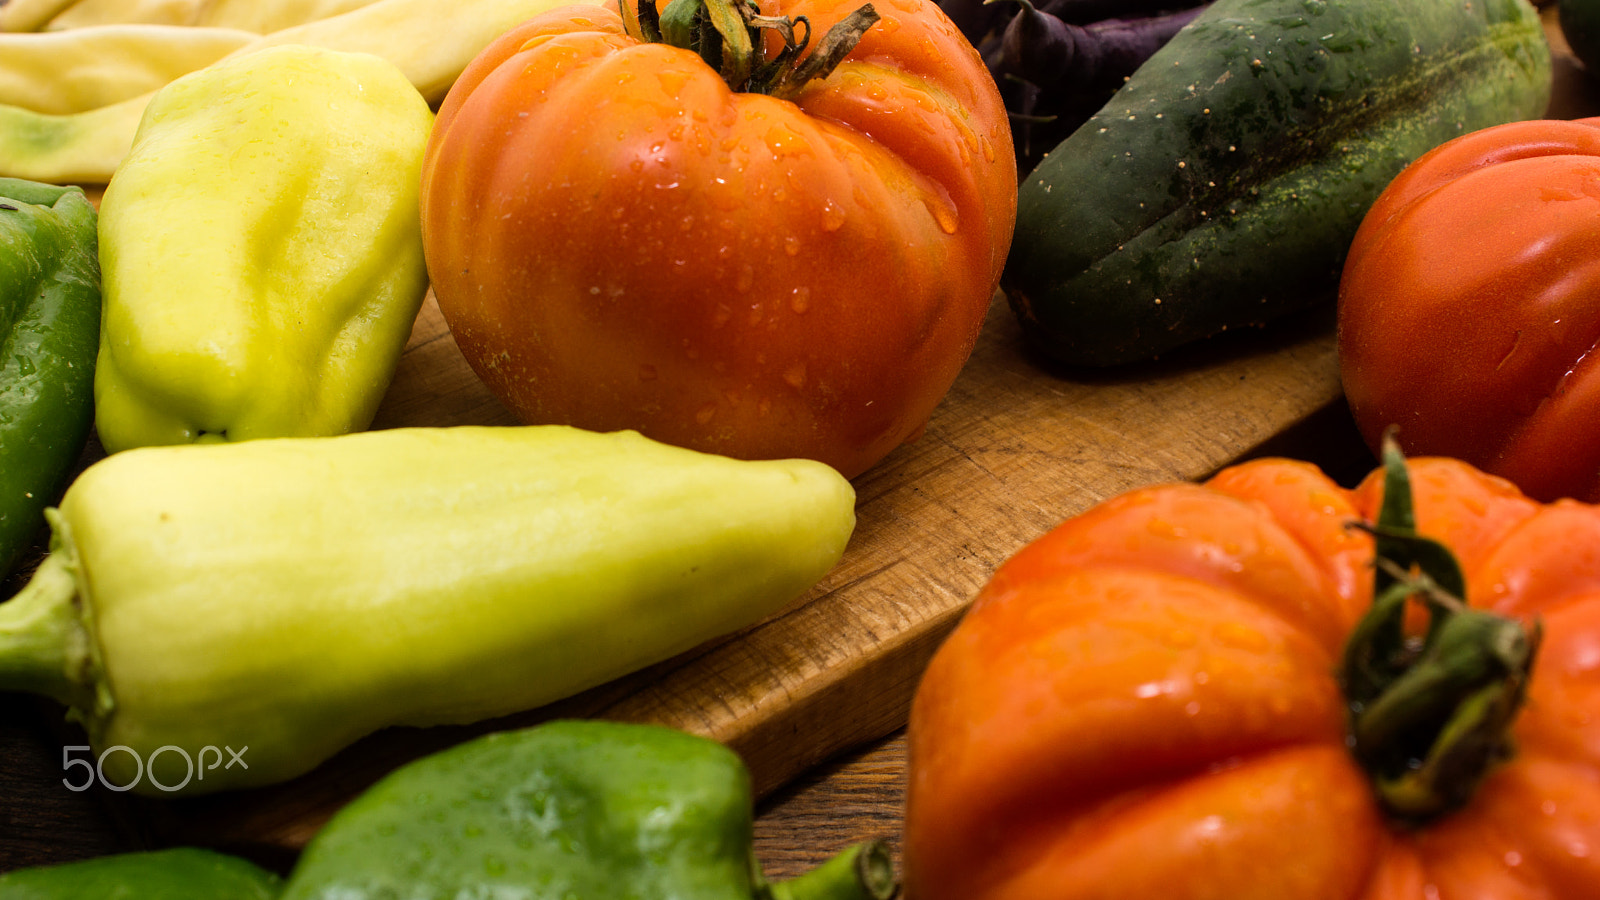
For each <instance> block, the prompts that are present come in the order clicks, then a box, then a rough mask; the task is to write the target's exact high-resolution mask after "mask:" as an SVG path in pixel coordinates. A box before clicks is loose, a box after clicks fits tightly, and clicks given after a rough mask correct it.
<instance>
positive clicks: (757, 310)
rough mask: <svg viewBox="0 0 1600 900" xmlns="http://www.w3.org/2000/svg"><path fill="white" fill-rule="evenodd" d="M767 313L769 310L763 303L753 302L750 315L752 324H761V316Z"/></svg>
mask: <svg viewBox="0 0 1600 900" xmlns="http://www.w3.org/2000/svg"><path fill="white" fill-rule="evenodd" d="M766 314H767V311H766V310H765V309H764V308H762V306H761V304H759V303H755V304H751V306H750V316H749V319H750V324H751V325H757V324H760V322H761V317H762V316H765V315H766Z"/></svg>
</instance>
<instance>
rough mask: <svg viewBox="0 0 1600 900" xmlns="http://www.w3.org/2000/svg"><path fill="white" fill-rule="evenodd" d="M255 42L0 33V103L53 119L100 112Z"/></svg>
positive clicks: (231, 34) (157, 28)
mask: <svg viewBox="0 0 1600 900" xmlns="http://www.w3.org/2000/svg"><path fill="white" fill-rule="evenodd" d="M259 37H260V36H259V35H256V34H251V33H250V32H248V31H242V30H239V29H236V28H185V27H182V26H178V25H98V26H95V27H92V28H80V29H77V30H75V31H70V32H66V31H46V32H22V33H5V34H0V104H5V105H7V106H20V107H22V108H24V109H31V110H33V111H35V112H41V113H49V114H52V115H68V114H71V113H78V112H84V111H86V110H91V109H99V108H100V107H102V106H110V105H111V104H113V103H120V102H122V101H123V100H127V99H129V98H132V97H138V96H139V95H141V94H148V93H150V92H151V91H153V90H156V89H157V88H160V87H163V86H165V85H167V84H168V83H170V82H171V81H172V80H173V79H175V78H177V77H179V76H181V75H187V74H189V73H190V72H193V71H195V70H196V69H203V68H205V67H206V66H209V65H211V64H212V63H214V62H216V61H217V60H219V59H222V58H223V57H224V56H227V55H228V54H229V53H232V52H233V51H235V50H238V49H239V48H240V47H243V46H245V45H247V44H249V43H250V42H251V41H254V40H258V39H259Z"/></svg>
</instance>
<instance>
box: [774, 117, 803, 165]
mask: <svg viewBox="0 0 1600 900" xmlns="http://www.w3.org/2000/svg"><path fill="white" fill-rule="evenodd" d="M766 141H767V149H768V150H771V151H772V155H773V156H775V157H778V158H780V159H781V158H783V157H785V156H798V155H801V154H804V153H807V152H809V151H810V149H811V148H810V146H809V145H808V144H807V143H806V139H805V138H804V137H801V136H800V134H799V133H798V132H796V131H795V130H794V129H793V128H790V127H789V126H788V125H786V124H784V123H783V122H778V123H777V124H775V125H773V126H772V127H771V128H768V129H767V134H766Z"/></svg>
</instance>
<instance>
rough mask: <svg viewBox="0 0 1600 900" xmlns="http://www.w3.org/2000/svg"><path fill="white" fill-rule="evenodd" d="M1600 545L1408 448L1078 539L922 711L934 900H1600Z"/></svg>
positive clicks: (986, 625)
mask: <svg viewBox="0 0 1600 900" xmlns="http://www.w3.org/2000/svg"><path fill="white" fill-rule="evenodd" d="M1408 469H1409V471H1408ZM1597 540H1600V507H1594V506H1587V505H1581V504H1577V503H1573V502H1562V503H1557V504H1554V505H1551V506H1541V505H1540V504H1538V503H1537V502H1535V501H1532V500H1530V499H1528V498H1527V497H1525V496H1524V495H1523V494H1521V493H1520V492H1519V491H1517V490H1516V488H1515V487H1514V486H1512V485H1511V484H1510V483H1509V482H1506V481H1503V480H1501V479H1498V478H1495V477H1493V476H1489V475H1486V474H1484V473H1482V472H1479V471H1477V470H1475V469H1472V468H1471V467H1469V466H1467V465H1466V464H1464V463H1461V462H1459V461H1455V460H1448V459H1442V458H1430V459H1416V460H1412V461H1411V462H1410V464H1409V466H1408V465H1407V463H1406V462H1405V461H1404V460H1403V459H1401V458H1400V455H1399V453H1398V451H1396V450H1392V449H1391V451H1390V452H1388V453H1386V465H1385V468H1384V469H1383V470H1381V471H1380V472H1376V473H1374V474H1373V475H1372V476H1371V477H1369V478H1368V479H1367V480H1366V481H1365V482H1364V483H1363V484H1361V485H1360V486H1359V487H1358V488H1356V489H1355V490H1345V489H1342V488H1340V487H1339V486H1338V485H1337V484H1335V483H1334V482H1332V481H1331V480H1329V479H1328V478H1327V477H1326V476H1324V475H1323V474H1322V473H1321V472H1320V471H1318V470H1316V469H1315V468H1314V467H1311V466H1309V465H1306V464H1303V463H1295V462H1290V461H1286V460H1265V461H1257V462H1252V463H1246V464H1244V465H1241V466H1239V467H1236V468H1232V469H1228V470H1225V471H1223V472H1222V473H1220V474H1218V475H1217V476H1216V477H1215V478H1213V479H1211V480H1210V481H1209V482H1208V483H1207V484H1206V485H1204V486H1201V485H1195V484H1180V485H1169V486H1156V487H1150V488H1147V489H1142V490H1137V491H1133V492H1130V493H1128V494H1125V495H1122V496H1119V497H1117V498H1114V499H1111V500H1108V501H1105V502H1103V503H1101V504H1100V505H1098V506H1096V507H1094V508H1093V509H1091V510H1089V511H1088V512H1086V513H1084V514H1082V515H1081V516H1078V517H1075V518H1073V519H1070V520H1068V521H1067V522H1065V523H1063V524H1062V525H1060V526H1059V527H1057V528H1056V529H1055V530H1053V531H1051V532H1050V533H1048V534H1047V535H1045V536H1044V537H1042V538H1040V539H1039V540H1038V541H1036V542H1034V543H1033V544H1030V545H1029V546H1027V547H1026V548H1024V549H1023V550H1022V551H1021V552H1019V553H1018V554H1016V555H1015V556H1013V557H1012V558H1011V559H1009V560H1007V561H1006V562H1005V563H1004V564H1003V565H1002V566H1001V567H1000V568H999V570H998V571H996V572H995V574H994V577H993V578H992V579H991V580H990V582H989V583H988V585H987V586H985V588H984V589H983V591H982V592H981V593H980V594H979V595H978V597H977V599H976V601H975V602H974V603H973V606H972V608H971V610H970V612H969V613H968V614H967V616H966V618H965V619H964V620H963V621H962V622H961V624H960V625H959V626H957V628H956V630H955V631H954V633H952V635H951V636H950V638H949V640H948V641H947V642H946V643H945V644H944V645H943V646H942V647H941V648H940V649H939V651H938V653H937V654H936V655H935V657H934V659H933V661H932V663H931V665H930V666H929V667H928V669H927V671H926V674H925V675H924V678H923V681H922V683H921V685H920V686H919V688H918V691H917V697H916V701H915V704H914V706H913V708H912V712H911V725H910V731H909V743H910V754H911V756H910V784H909V790H908V796H907V805H906V823H905V828H906V831H905V862H904V867H905V879H906V886H907V891H908V896H912V897H916V898H918V900H940V898H945V897H950V898H961V900H1000V898H1016V900H1031V898H1038V897H1111V896H1117V897H1123V896H1147V895H1148V896H1162V897H1171V898H1177V900H1182V898H1190V897H1193V898H1200V897H1221V896H1228V897H1262V898H1274V900H1293V898H1302V897H1304V898H1312V897H1316V898H1352V900H1353V898H1358V897H1359V898H1390V897H1393V898H1402V897H1404V898H1414V897H1424V896H1437V897H1442V898H1461V897H1534V896H1538V897H1548V898H1574V900H1576V898H1580V897H1592V896H1594V889H1595V885H1597V884H1600V857H1597V856H1596V854H1594V853H1593V852H1592V851H1591V848H1594V847H1596V846H1600V814H1597V812H1596V811H1597V810H1600V717H1597V716H1595V715H1594V714H1593V713H1594V711H1595V709H1596V708H1597V707H1596V703H1597V702H1600V694H1597V693H1596V688H1595V684H1596V681H1595V673H1596V665H1597V664H1596V659H1595V654H1594V652H1593V648H1594V647H1595V646H1596V642H1597V641H1600V602H1597V598H1600V591H1597V586H1600V568H1597V566H1596V559H1597V557H1596V555H1595V554H1594V553H1592V552H1590V548H1592V547H1593V546H1594V545H1595V542H1596V541H1597ZM1374 566H1376V568H1374ZM1524 698H1525V699H1526V703H1524V702H1523V701H1524ZM1285 835H1294V836H1295V839H1294V840H1292V841H1286V840H1285V839H1284V836H1285ZM1153 848H1160V852H1159V853H1157V852H1152V849H1153Z"/></svg>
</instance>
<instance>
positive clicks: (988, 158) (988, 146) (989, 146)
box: [978, 135, 994, 162]
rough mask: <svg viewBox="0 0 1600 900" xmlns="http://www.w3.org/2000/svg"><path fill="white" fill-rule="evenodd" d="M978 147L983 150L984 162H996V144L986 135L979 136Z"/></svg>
mask: <svg viewBox="0 0 1600 900" xmlns="http://www.w3.org/2000/svg"><path fill="white" fill-rule="evenodd" d="M978 146H979V147H981V148H983V161H984V162H994V142H993V141H990V140H989V138H988V137H986V136H984V135H978Z"/></svg>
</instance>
